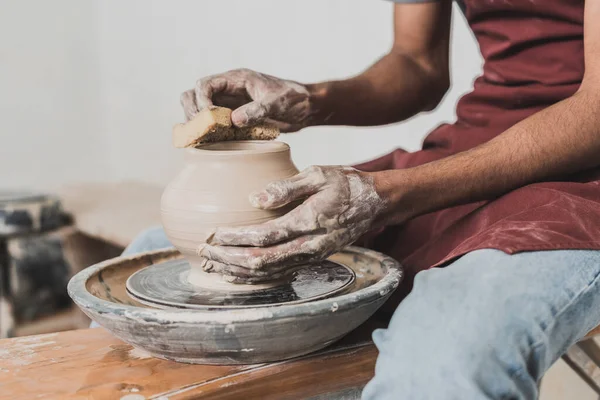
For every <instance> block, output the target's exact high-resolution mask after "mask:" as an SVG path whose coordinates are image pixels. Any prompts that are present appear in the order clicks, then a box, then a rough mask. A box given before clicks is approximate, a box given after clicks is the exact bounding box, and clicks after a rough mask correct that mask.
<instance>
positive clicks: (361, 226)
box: [199, 1, 600, 281]
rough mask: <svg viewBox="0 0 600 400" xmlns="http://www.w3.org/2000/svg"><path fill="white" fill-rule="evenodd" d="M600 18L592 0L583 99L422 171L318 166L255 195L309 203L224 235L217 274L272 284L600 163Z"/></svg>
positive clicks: (212, 261) (261, 199) (267, 203)
mask: <svg viewBox="0 0 600 400" xmlns="http://www.w3.org/2000/svg"><path fill="white" fill-rule="evenodd" d="M599 20H600V3H599V2H597V1H588V2H586V8H585V30H584V34H585V63H586V65H585V67H586V72H585V76H584V79H583V82H582V84H581V87H580V89H579V90H578V92H577V93H576V94H575V95H573V96H571V97H570V98H568V99H565V100H564V101H561V102H559V103H557V104H555V105H554V106H552V107H549V108H547V109H545V110H543V111H541V112H539V113H537V114H535V115H533V116H531V117H529V118H527V119H525V120H523V121H522V122H520V123H518V124H516V125H515V126H513V127H512V128H510V129H508V130H507V131H506V132H504V133H502V134H501V135H499V136H497V137H496V138H495V139H493V140H491V141H489V142H487V143H485V144H483V145H481V146H478V147H476V148H474V149H472V150H469V151H465V152H463V153H460V154H456V155H454V156H451V157H448V158H445V159H442V160H439V161H435V162H431V163H428V164H425V165H422V166H419V167H415V168H410V169H406V170H394V171H383V172H375V173H364V172H360V171H357V170H354V169H352V168H347V167H311V168H309V169H308V170H305V171H303V172H302V173H300V174H299V175H297V176H296V177H293V178H291V179H288V180H283V181H279V182H274V183H272V184H270V185H268V186H267V188H266V189H265V190H263V191H262V192H259V193H257V194H255V195H253V196H252V197H251V201H252V202H253V204H254V205H255V206H257V207H260V208H265V209H271V208H278V207H280V206H282V205H284V204H288V203H290V202H292V201H294V200H299V199H306V200H305V201H304V202H303V203H302V204H301V205H299V206H298V207H296V208H295V209H294V210H293V211H291V212H290V213H288V214H286V215H284V216H283V217H280V218H277V219H275V220H272V221H269V222H267V223H264V224H260V225H254V226H246V227H241V228H219V229H217V231H216V232H215V233H214V235H213V237H212V238H211V240H210V243H208V244H207V245H205V246H203V248H201V249H200V250H199V253H200V254H201V255H203V256H205V257H206V259H207V265H208V268H209V269H212V270H215V271H218V272H221V273H223V274H225V275H230V279H231V280H233V281H238V280H239V281H259V280H262V279H268V278H269V277H271V276H276V275H277V274H282V273H285V270H286V269H288V268H290V266H293V265H294V264H299V263H306V262H312V261H315V260H319V259H323V258H325V257H327V256H328V255H330V254H332V253H334V252H335V251H337V250H339V249H341V248H342V247H344V246H346V245H348V244H350V243H352V242H353V241H354V240H356V239H357V238H358V237H359V236H360V235H361V234H363V233H365V232H366V231H368V229H369V228H371V227H374V226H378V225H391V224H398V223H402V222H404V221H406V220H408V219H410V218H414V217H416V216H418V215H421V214H424V213H428V212H431V211H435V210H439V209H443V208H447V207H451V206H455V205H459V204H464V203H470V202H474V201H478V200H485V199H491V198H494V197H496V196H499V195H501V194H503V193H506V192H507V191H510V190H513V189H516V188H518V187H521V186H523V185H527V184H529V183H533V182H538V181H543V180H548V179H553V178H560V177H564V176H567V175H569V174H572V173H575V172H578V171H583V170H586V169H589V168H594V167H597V166H599V165H600V156H599V154H600V25H598V24H596V23H595V21H599ZM252 246H255V247H252ZM232 265H234V267H232Z"/></svg>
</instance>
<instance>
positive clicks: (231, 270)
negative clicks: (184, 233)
mask: <svg viewBox="0 0 600 400" xmlns="http://www.w3.org/2000/svg"><path fill="white" fill-rule="evenodd" d="M204 270H205V271H206V272H214V273H217V274H221V275H223V276H224V278H225V277H229V276H234V277H237V278H244V279H249V278H258V279H261V278H262V279H272V278H271V277H270V275H269V273H268V272H265V271H258V270H251V269H248V268H243V267H239V266H237V265H230V264H223V263H220V262H218V261H212V260H210V261H208V262H207V264H206V266H205V267H204ZM226 280H227V281H230V280H228V279H226Z"/></svg>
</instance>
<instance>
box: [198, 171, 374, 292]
mask: <svg viewBox="0 0 600 400" xmlns="http://www.w3.org/2000/svg"><path fill="white" fill-rule="evenodd" d="M301 199H306V200H305V201H304V202H303V203H302V204H301V205H299V206H298V207H296V208H295V209H294V210H292V211H291V212H289V213H288V214H286V215H284V216H282V217H279V218H277V219H274V220H272V221H269V222H266V223H263V224H259V225H251V226H244V227H238V228H217V230H216V231H215V232H214V234H213V235H211V237H210V238H209V240H208V243H207V244H203V245H202V246H201V247H200V248H199V249H198V254H199V255H201V256H203V257H205V258H206V262H205V263H204V267H203V268H204V270H205V271H213V272H219V273H222V274H224V275H227V276H229V278H228V279H229V280H230V281H232V282H259V281H261V280H268V279H274V278H277V277H278V276H281V275H283V274H285V273H289V272H290V271H289V270H290V269H293V268H294V267H296V266H298V265H302V264H307V263H311V262H316V261H320V260H323V259H325V258H327V257H328V256H330V255H331V254H333V253H335V252H336V251H339V250H340V249H342V248H343V247H345V246H347V245H348V244H351V243H352V242H354V241H355V240H356V239H358V238H359V237H360V236H361V235H362V234H364V233H365V232H367V231H368V230H369V229H370V228H371V226H372V225H373V222H374V221H375V219H376V218H377V217H378V216H379V215H380V214H381V213H382V212H383V211H384V209H385V206H386V204H385V201H383V200H382V199H381V197H380V196H379V195H378V194H377V191H376V190H375V185H374V182H373V179H372V178H371V177H370V176H368V175H366V174H364V173H362V172H360V171H358V170H356V169H354V168H350V167H341V166H325V167H319V166H313V167H310V168H308V169H306V170H304V171H302V172H301V173H300V174H298V175H296V176H294V177H292V178H290V179H285V180H281V181H278V182H274V183H271V184H269V185H268V186H267V187H266V189H265V190H264V191H261V192H258V193H254V194H252V195H251V196H250V201H251V203H252V204H253V205H254V206H255V207H258V208H262V209H277V208H280V207H282V206H284V205H287V204H289V203H292V202H294V201H297V200H301Z"/></svg>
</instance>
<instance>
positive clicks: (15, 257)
mask: <svg viewBox="0 0 600 400" xmlns="http://www.w3.org/2000/svg"><path fill="white" fill-rule="evenodd" d="M70 223H71V221H70V218H69V217H67V216H66V215H65V214H64V213H63V212H62V209H61V206H60V201H59V200H58V199H57V198H56V197H53V196H48V195H43V194H31V193H23V192H11V191H0V337H7V336H12V333H13V331H14V327H15V325H16V324H18V323H20V322H23V321H31V320H33V319H35V318H39V317H42V316H46V315H50V314H52V313H54V312H57V311H59V310H63V309H66V308H68V307H70V304H71V303H70V301H69V298H68V296H67V293H66V284H67V282H68V280H69V278H70V277H71V275H72V274H73V272H74V271H73V270H72V269H71V267H70V266H69V263H68V262H67V260H66V259H65V257H64V252H63V246H62V243H61V240H60V237H59V236H57V235H56V234H55V232H57V231H58V229H59V228H61V227H64V226H66V225H69V224H70Z"/></svg>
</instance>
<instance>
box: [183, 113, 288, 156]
mask: <svg viewBox="0 0 600 400" xmlns="http://www.w3.org/2000/svg"><path fill="white" fill-rule="evenodd" d="M277 136H279V129H278V128H277V127H275V126H273V125H268V124H262V125H256V126H250V127H246V128H237V127H235V126H233V125H232V123H231V110H230V109H229V108H225V107H214V106H213V107H207V108H205V109H203V110H202V111H200V112H199V113H198V114H196V115H195V116H194V118H192V119H191V120H189V121H188V122H186V123H184V124H177V125H175V127H173V146H175V147H179V148H182V147H196V146H198V145H200V144H203V143H214V142H223V141H227V140H273V139H275V138H276V137H277Z"/></svg>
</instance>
